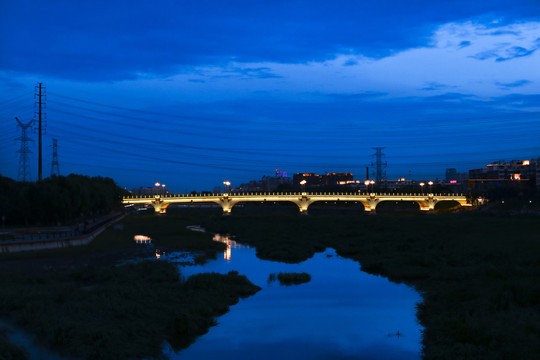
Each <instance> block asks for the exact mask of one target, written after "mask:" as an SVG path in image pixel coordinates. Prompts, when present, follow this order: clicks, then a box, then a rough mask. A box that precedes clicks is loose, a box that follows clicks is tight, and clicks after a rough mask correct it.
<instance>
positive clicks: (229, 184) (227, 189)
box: [223, 181, 231, 193]
mask: <svg viewBox="0 0 540 360" xmlns="http://www.w3.org/2000/svg"><path fill="white" fill-rule="evenodd" d="M223 185H225V192H226V193H228V192H229V191H230V186H231V182H230V181H224V182H223Z"/></svg>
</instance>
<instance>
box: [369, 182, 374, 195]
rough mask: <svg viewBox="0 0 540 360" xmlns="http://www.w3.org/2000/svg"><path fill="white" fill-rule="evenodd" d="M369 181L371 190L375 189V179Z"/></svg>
mask: <svg viewBox="0 0 540 360" xmlns="http://www.w3.org/2000/svg"><path fill="white" fill-rule="evenodd" d="M369 183H370V184H371V192H374V191H375V189H374V188H375V180H369Z"/></svg>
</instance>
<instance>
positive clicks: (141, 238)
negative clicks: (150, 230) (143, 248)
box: [133, 235, 152, 244]
mask: <svg viewBox="0 0 540 360" xmlns="http://www.w3.org/2000/svg"><path fill="white" fill-rule="evenodd" d="M133 240H135V242H136V243H137V244H150V243H152V239H151V238H150V237H148V236H146V235H135V236H134V237H133Z"/></svg>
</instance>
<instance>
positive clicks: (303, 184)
mask: <svg viewBox="0 0 540 360" xmlns="http://www.w3.org/2000/svg"><path fill="white" fill-rule="evenodd" d="M306 183H307V181H306V179H304V180H302V181H300V185H302V192H306Z"/></svg>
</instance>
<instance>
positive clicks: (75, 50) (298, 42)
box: [0, 0, 539, 81]
mask: <svg viewBox="0 0 540 360" xmlns="http://www.w3.org/2000/svg"><path fill="white" fill-rule="evenodd" d="M32 5H33V6H25V5H23V3H21V2H20V1H16V0H5V1H2V2H1V5H0V44H2V45H1V48H0V52H1V53H2V56H0V71H18V72H20V73H23V74H42V75H45V76H54V77H59V78H66V79H73V80H83V81H117V80H125V79H136V78H138V76H139V74H153V75H154V76H156V77H164V76H165V77H166V76H172V75H174V74H176V73H178V72H179V71H181V70H180V69H182V68H183V67H192V66H219V65H224V64H227V63H229V62H231V61H235V62H241V63H261V62H276V63H288V64H306V63H310V62H314V61H315V62H321V61H326V60H329V59H332V58H334V57H335V56H336V55H337V54H342V53H343V54H345V53H348V54H361V55H362V56H364V57H369V58H374V59H381V58H385V57H388V56H391V55H393V54H396V53H399V52H401V51H404V50H406V49H410V48H417V47H423V46H426V45H427V42H428V41H429V38H430V34H431V33H432V32H433V30H434V29H435V28H436V27H437V26H438V24H444V23H448V22H453V21H462V20H463V19H469V18H474V17H478V16H481V15H483V14H486V13H492V14H495V15H494V16H497V14H501V15H504V16H505V19H506V21H510V22H511V21H516V20H520V21H522V20H523V19H527V18H528V17H530V16H531V15H530V14H534V13H535V11H537V10H538V8H539V6H538V5H536V4H535V3H531V2H530V1H528V0H516V1H514V2H513V4H512V7H508V4H507V3H506V1H504V0H493V1H490V2H472V3H471V1H469V0H456V1H452V2H437V1H426V0H411V1H410V2H409V3H407V6H404V5H403V3H402V1H400V0H389V1H385V2H380V1H375V0H367V1H362V2H351V1H347V0H336V1H332V2H331V3H328V2H326V1H308V0H292V1H277V2H257V1H256V2H247V1H240V0H233V1H230V2H227V4H226V5H225V4H222V3H220V2H218V1H209V0H202V1H198V2H176V1H167V2H163V3H160V6H154V5H152V4H150V3H149V2H147V1H143V0H133V1H113V2H110V1H104V0H96V1H93V2H79V1H74V2H69V3H65V2H48V3H44V2H38V1H35V2H34V3H33V4H32ZM536 13H537V12H536ZM389 24H392V26H389ZM493 31H499V32H500V30H493ZM505 31H507V32H509V31H511V30H505ZM36 34H39V36H36ZM508 35H509V34H506V35H503V36H508ZM467 41H470V40H468V39H462V40H461V43H462V46H465V45H467ZM467 46H468V45H467ZM524 48H525V49H529V48H527V47H524ZM345 65H351V66H352V65H355V64H354V61H353V60H349V62H347V63H345ZM260 75H261V76H264V74H260Z"/></svg>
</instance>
